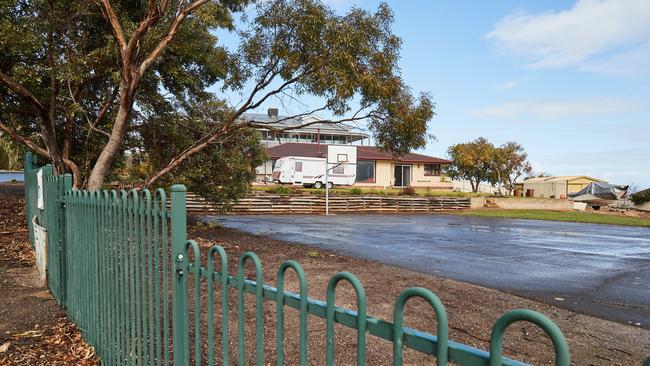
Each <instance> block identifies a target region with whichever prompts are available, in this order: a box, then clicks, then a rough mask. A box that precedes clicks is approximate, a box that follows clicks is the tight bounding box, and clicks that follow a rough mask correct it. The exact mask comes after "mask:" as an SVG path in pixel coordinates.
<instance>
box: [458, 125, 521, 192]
mask: <svg viewBox="0 0 650 366" xmlns="http://www.w3.org/2000/svg"><path fill="white" fill-rule="evenodd" d="M447 153H448V154H449V157H450V158H451V159H452V160H453V161H454V163H453V164H452V165H450V166H449V167H448V168H447V171H446V174H447V175H448V176H449V177H451V178H453V179H466V180H469V181H470V182H471V183H472V187H473V188H474V189H475V191H476V188H477V187H478V184H479V183H481V182H489V183H492V184H501V183H508V184H509V187H508V188H509V190H510V191H512V189H513V186H514V183H515V181H516V180H517V179H519V178H520V177H521V176H523V175H530V174H531V173H532V168H531V166H530V164H529V163H528V161H527V160H526V159H527V157H528V155H527V154H526V153H525V152H524V148H523V146H522V145H521V144H518V143H516V142H508V143H506V144H504V145H501V146H499V147H495V146H494V145H493V144H492V143H491V142H489V141H488V140H487V139H486V138H483V137H479V138H478V139H476V140H474V141H471V142H466V143H461V144H456V145H452V146H450V147H449V149H448V150H447Z"/></svg>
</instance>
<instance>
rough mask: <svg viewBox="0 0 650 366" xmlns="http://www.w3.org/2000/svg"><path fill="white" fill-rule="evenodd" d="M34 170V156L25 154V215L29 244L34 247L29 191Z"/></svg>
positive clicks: (29, 153)
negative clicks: (30, 176)
mask: <svg viewBox="0 0 650 366" xmlns="http://www.w3.org/2000/svg"><path fill="white" fill-rule="evenodd" d="M32 169H34V162H33V156H32V153H31V152H27V153H25V158H24V159H23V175H24V177H23V182H24V185H25V215H26V216H27V232H28V234H29V242H30V243H31V244H32V246H33V245H34V228H32V211H31V209H30V202H31V198H30V197H29V191H30V188H31V180H30V179H29V172H30V171H31V170H32Z"/></svg>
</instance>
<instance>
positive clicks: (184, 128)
mask: <svg viewBox="0 0 650 366" xmlns="http://www.w3.org/2000/svg"><path fill="white" fill-rule="evenodd" d="M222 113H223V106H222V104H221V103H220V102H215V101H206V102H201V103H195V104H192V105H186V106H185V112H184V113H183V114H182V115H181V114H172V115H161V116H159V117H157V118H152V119H150V120H149V121H148V122H147V123H146V125H145V126H146V128H145V129H144V131H143V134H142V136H143V139H142V146H143V149H144V151H145V152H146V156H147V158H148V160H149V162H150V164H151V168H152V170H153V171H156V170H158V169H160V168H161V167H164V166H165V165H167V163H168V162H169V160H171V159H173V158H174V157H175V156H177V155H178V154H180V153H181V152H182V151H184V150H186V149H188V148H190V147H192V146H193V145H194V144H195V143H196V141H198V140H200V139H201V138H202V137H203V136H204V135H205V134H206V133H208V132H209V131H211V130H214V129H218V128H220V127H221V126H223V123H222V122H221V120H222V119H221V118H222ZM264 161H266V151H265V150H264V148H263V146H261V144H260V136H259V132H257V131H256V130H253V129H251V128H240V129H238V130H236V131H233V132H232V133H230V134H229V135H228V138H227V139H225V140H222V141H218V142H217V143H215V144H212V145H211V146H210V147H209V148H207V149H206V150H204V151H203V152H202V153H201V154H197V155H195V156H194V157H193V158H192V159H190V160H187V161H186V162H185V164H183V165H181V166H180V167H178V168H177V169H176V170H174V172H173V174H170V175H168V176H166V177H165V178H164V179H163V180H161V181H159V182H158V183H157V185H159V186H168V185H170V184H172V183H182V184H185V185H186V186H187V188H188V190H190V191H192V192H194V193H197V194H199V195H201V196H203V197H205V198H206V199H208V200H210V201H212V202H215V203H218V204H220V205H222V207H223V208H224V210H226V209H228V208H229V205H230V204H231V203H233V202H234V201H236V200H237V199H239V198H241V197H243V196H244V195H245V194H246V193H248V192H249V190H250V182H251V181H253V180H254V179H255V167H257V166H259V165H261V164H262V163H263V162H264Z"/></svg>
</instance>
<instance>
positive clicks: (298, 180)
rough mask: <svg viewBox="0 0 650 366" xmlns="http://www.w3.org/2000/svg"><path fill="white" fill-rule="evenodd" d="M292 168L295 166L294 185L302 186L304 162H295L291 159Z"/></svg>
mask: <svg viewBox="0 0 650 366" xmlns="http://www.w3.org/2000/svg"><path fill="white" fill-rule="evenodd" d="M291 162H292V164H291V165H292V166H293V183H294V184H302V183H303V182H302V176H303V174H302V163H303V162H302V161H300V160H295V159H291Z"/></svg>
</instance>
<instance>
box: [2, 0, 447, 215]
mask: <svg viewBox="0 0 650 366" xmlns="http://www.w3.org/2000/svg"><path fill="white" fill-rule="evenodd" d="M150 3H151V4H153V5H154V6H149V4H150ZM150 3H148V2H143V1H135V2H134V1H111V2H110V3H101V2H92V1H69V0H64V1H44V0H0V72H1V73H2V75H0V76H2V79H0V129H2V130H3V131H5V132H12V133H15V134H14V139H17V140H20V141H21V143H22V144H25V145H30V148H31V149H32V150H34V151H37V153H39V154H40V155H41V156H44V157H45V158H46V159H50V160H53V161H54V163H55V168H56V170H57V171H59V170H60V171H63V170H66V169H70V170H72V171H73V172H74V173H75V184H77V185H78V186H79V187H83V186H87V187H90V188H91V189H95V188H98V187H100V186H101V184H102V182H103V181H104V178H105V177H106V176H107V174H110V170H111V169H113V170H115V168H119V169H120V172H119V173H123V172H124V169H127V170H128V169H130V168H129V166H128V164H127V158H136V160H141V162H142V163H143V164H144V165H142V166H140V167H138V169H137V171H136V172H135V173H136V174H135V175H134V174H129V176H135V180H140V179H141V175H142V174H144V173H147V174H149V179H148V180H147V181H146V184H147V185H150V186H151V185H161V183H160V179H162V178H164V179H165V180H166V181H167V182H169V181H175V182H178V181H179V180H182V181H184V182H187V184H188V186H189V187H190V189H193V190H200V191H201V192H211V193H210V194H209V195H210V197H212V198H215V199H216V200H218V201H220V202H221V201H229V200H231V199H234V198H235V197H237V196H238V195H241V194H242V192H244V188H243V187H244V185H247V184H248V182H249V180H250V179H252V177H253V175H252V174H253V173H252V169H249V166H252V164H253V163H257V162H260V161H261V160H260V159H259V156H260V150H259V147H258V146H254V145H255V144H254V143H253V140H254V137H253V135H254V133H253V132H252V130H250V129H247V126H246V125H248V126H250V127H255V124H254V123H252V122H251V121H248V123H246V122H243V121H242V119H241V117H242V114H243V113H245V112H251V111H255V110H257V109H258V108H260V107H261V106H263V105H264V103H265V102H266V101H268V100H270V98H282V97H283V96H287V95H288V97H289V98H294V99H300V98H301V97H303V96H315V97H316V98H317V99H318V100H321V101H322V103H323V104H322V106H315V107H314V108H313V110H304V111H299V112H298V114H309V113H315V112H320V111H330V112H332V113H333V115H334V116H335V117H336V119H334V120H333V121H332V123H336V122H339V123H341V122H351V121H365V122H367V126H368V128H369V130H370V131H371V132H372V134H373V135H374V136H373V137H374V140H375V141H376V142H377V144H378V145H379V146H380V147H381V148H383V149H384V150H386V151H389V152H391V153H392V154H394V155H398V156H399V155H402V154H404V153H406V152H409V151H410V150H412V149H415V148H420V147H423V146H424V145H425V143H426V140H427V137H428V136H429V135H428V134H427V122H428V121H429V120H430V119H431V118H432V117H433V115H434V112H433V108H434V104H433V102H432V101H431V99H430V97H429V96H428V95H427V94H420V95H414V94H412V92H411V90H410V88H409V87H408V85H406V84H405V83H404V81H403V79H402V77H401V74H400V70H399V67H398V60H399V53H400V44H401V40H400V39H399V38H398V37H397V36H396V35H394V34H393V32H392V29H391V27H392V24H393V13H392V11H391V10H390V8H389V7H388V5H386V4H380V5H379V6H378V9H377V10H376V11H375V12H370V11H366V10H362V9H359V8H353V9H351V10H350V11H349V12H348V13H347V14H345V15H338V14H336V13H335V12H334V11H333V10H332V9H330V8H329V7H327V6H325V5H324V4H323V3H322V2H320V1H317V0H275V1H260V2H259V3H257V5H256V8H255V9H250V10H251V11H250V12H249V13H250V14H252V16H251V20H252V21H251V22H250V23H247V24H246V23H244V27H243V29H240V30H239V33H238V34H239V36H240V42H239V49H238V50H236V51H235V52H229V51H228V50H226V49H225V48H223V47H222V46H221V45H220V44H219V40H218V39H217V37H216V34H217V32H215V31H217V30H218V29H230V30H234V22H233V18H232V13H233V12H237V11H240V10H242V8H243V7H244V6H246V5H247V4H248V3H249V1H247V0H223V1H218V2H217V1H209V2H206V3H204V4H201V5H200V6H199V7H197V8H194V7H192V5H190V4H194V3H193V2H185V1H183V2H181V1H170V2H157V1H152V2H150ZM163 4H167V5H168V6H164V5H163ZM190 8H191V10H190ZM108 10H111V11H108ZM185 10H187V12H185ZM113 14H114V15H115V16H114V17H112V15H113ZM181 14H182V16H181ZM179 22H180V23H179ZM174 24H180V25H179V27H178V28H175V27H174V26H172V25H174ZM143 29H144V31H142V32H140V31H139V30H143ZM171 29H174V30H177V31H175V33H173V32H172V33H170V30H171ZM122 35H123V37H122ZM168 39H169V40H171V41H170V43H168V44H167V43H165V42H163V40H168ZM160 47H162V48H160ZM159 49H161V50H163V51H162V52H161V53H158V52H155V50H159ZM5 76H6V77H5ZM8 79H12V80H13V81H15V82H16V83H18V84H20V85H21V86H22V87H24V89H25V90H27V91H28V92H27V93H22V92H20V91H19V90H18V89H17V88H15V87H11V83H10V82H8V81H7V80H8ZM209 87H216V88H214V90H219V91H228V92H230V93H233V92H234V93H239V94H240V95H239V96H240V97H241V98H239V100H238V101H235V103H236V104H233V103H230V101H226V100H225V99H224V98H223V97H222V96H221V95H215V94H213V93H211V92H209V91H208V88H209ZM29 92H31V94H33V96H34V98H31V96H29V95H28V94H30V93H29ZM357 104H359V106H360V108H359V109H356V110H353V109H352V106H353V105H357ZM201 106H203V107H201ZM208 107H209V108H210V109H211V110H210V111H206V110H203V111H200V109H201V108H208ZM208 112H209V113H208ZM50 129H51V131H49V130H50ZM109 134H112V138H111V139H110V140H109V138H108V136H109ZM16 136H18V137H16ZM30 142H31V144H30ZM43 143H44V144H46V145H47V146H43ZM60 155H61V156H60ZM64 159H65V160H67V161H66V162H65V163H64V162H63V160H64ZM192 170H197V171H196V172H193V171H192ZM210 172H212V173H210ZM117 173H118V172H116V171H113V174H112V177H118V178H119V177H120V174H117ZM170 173H171V174H178V175H172V176H171V177H169V174H170ZM89 176H90V180H89V181H86V179H87V178H88V177H89ZM237 179H242V180H245V181H241V182H236V180H237ZM193 180H196V181H193ZM84 182H86V183H87V184H86V183H84ZM235 182H236V183H235ZM226 183H228V184H229V183H232V184H234V186H233V187H232V190H231V188H230V187H228V188H224V187H226V186H227V184H226ZM208 187H211V188H208ZM227 192H228V193H227ZM197 193H198V192H197Z"/></svg>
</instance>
